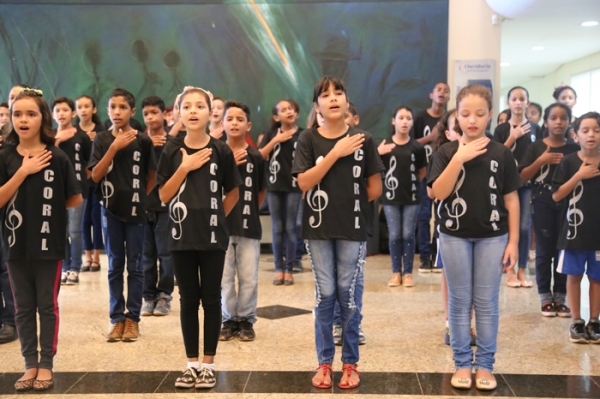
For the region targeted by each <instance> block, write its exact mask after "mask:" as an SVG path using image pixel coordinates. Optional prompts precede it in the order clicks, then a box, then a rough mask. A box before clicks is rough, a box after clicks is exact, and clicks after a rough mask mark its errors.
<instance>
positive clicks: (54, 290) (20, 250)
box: [0, 89, 83, 391]
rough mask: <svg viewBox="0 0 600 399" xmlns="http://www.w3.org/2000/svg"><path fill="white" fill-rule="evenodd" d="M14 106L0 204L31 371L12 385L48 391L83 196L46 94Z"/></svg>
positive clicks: (29, 93)
mask: <svg viewBox="0 0 600 399" xmlns="http://www.w3.org/2000/svg"><path fill="white" fill-rule="evenodd" d="M11 112H12V115H11V116H12V126H14V128H13V130H12V131H11V132H10V133H9V134H8V136H7V137H6V143H7V144H10V145H9V146H6V147H5V149H3V150H2V152H1V155H0V207H2V208H3V212H5V213H4V217H3V219H4V226H3V227H4V229H3V234H2V235H3V241H4V249H5V251H7V252H8V254H7V255H6V259H7V266H8V272H9V274H10V282H11V284H12V288H13V293H14V299H15V308H16V322H17V331H18V333H19V340H20V341H21V353H22V355H23V357H24V358H25V369H26V371H25V374H24V375H23V376H22V377H21V378H19V380H18V381H17V382H16V383H15V389H16V390H18V391H26V390H30V389H35V390H45V389H49V388H51V387H52V386H53V385H54V376H53V374H52V367H53V359H54V355H55V354H56V344H57V339H58V324H59V316H58V291H59V289H60V274H61V259H62V258H63V257H64V255H65V244H66V242H65V241H66V235H65V232H66V231H67V208H73V207H76V206H79V205H81V203H82V202H83V199H82V197H81V188H80V187H79V183H78V182H77V179H76V178H75V171H74V170H73V166H72V165H71V163H70V162H69V158H68V157H67V156H66V155H65V153H64V152H62V151H61V150H60V149H59V148H57V147H55V146H54V134H53V132H52V116H51V114H50V109H49V107H48V104H47V103H46V101H44V99H43V98H42V97H41V92H40V91H39V90H31V89H25V90H23V91H22V92H21V93H20V94H18V95H17V96H16V98H15V101H14V103H13V104H12V106H11ZM38 316H39V319H40V325H39V328H40V335H39V338H38V335H37V329H38V326H37V317H38ZM38 345H39V346H40V348H41V351H40V352H39V353H38Z"/></svg>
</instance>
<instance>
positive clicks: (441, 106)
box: [413, 82, 450, 273]
mask: <svg viewBox="0 0 600 399" xmlns="http://www.w3.org/2000/svg"><path fill="white" fill-rule="evenodd" d="M429 98H430V99H431V107H429V108H428V109H426V110H425V111H422V112H420V113H419V114H418V115H417V117H416V118H415V123H414V125H413V132H414V137H415V139H416V140H417V141H418V142H419V143H421V144H423V145H424V146H425V154H426V155H427V163H429V157H430V156H431V153H432V152H433V150H432V148H431V145H432V144H433V142H434V141H435V140H436V139H437V132H434V127H435V126H436V125H437V123H438V121H439V120H440V118H441V117H442V115H444V113H445V112H446V104H447V103H448V100H449V99H450V87H449V86H448V84H447V83H444V82H438V83H436V85H435V86H434V87H433V90H432V91H431V93H430V94H429ZM420 195H421V206H420V207H419V215H418V220H417V231H418V234H419V236H418V242H419V256H420V258H421V265H420V267H419V272H420V273H431V272H432V271H435V272H440V273H441V269H437V268H435V269H434V268H432V266H431V232H430V230H431V205H432V201H431V199H430V198H429V197H428V196H427V184H426V182H425V179H423V180H422V181H421V186H420Z"/></svg>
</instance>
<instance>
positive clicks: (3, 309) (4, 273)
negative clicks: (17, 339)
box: [0, 243, 16, 327]
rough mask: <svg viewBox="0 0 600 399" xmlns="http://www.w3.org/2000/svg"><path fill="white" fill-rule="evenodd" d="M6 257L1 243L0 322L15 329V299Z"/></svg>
mask: <svg viewBox="0 0 600 399" xmlns="http://www.w3.org/2000/svg"><path fill="white" fill-rule="evenodd" d="M4 256H5V254H4V249H3V248H2V243H0V296H1V297H0V322H2V325H8V326H12V327H15V326H16V324H15V299H14V296H13V292H12V288H11V286H10V280H9V278H8V270H7V269H6V262H5V261H4Z"/></svg>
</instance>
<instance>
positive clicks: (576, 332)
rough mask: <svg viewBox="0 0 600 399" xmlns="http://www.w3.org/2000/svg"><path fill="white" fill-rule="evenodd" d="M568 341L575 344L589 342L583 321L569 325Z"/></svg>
mask: <svg viewBox="0 0 600 399" xmlns="http://www.w3.org/2000/svg"><path fill="white" fill-rule="evenodd" d="M569 341H571V342H574V343H576V344H587V343H588V342H589V341H588V336H587V332H586V331H585V321H584V320H583V319H575V320H573V324H571V328H570V329H569Z"/></svg>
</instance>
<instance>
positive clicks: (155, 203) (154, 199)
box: [147, 134, 176, 212]
mask: <svg viewBox="0 0 600 399" xmlns="http://www.w3.org/2000/svg"><path fill="white" fill-rule="evenodd" d="M166 138H167V141H166V143H165V145H162V146H159V147H155V146H154V144H153V145H152V151H153V152H154V159H155V160H156V163H159V160H160V156H161V154H162V152H163V150H164V148H165V147H166V145H167V143H168V142H169V141H171V140H176V138H175V137H173V136H169V135H168V134H167V136H166ZM151 140H152V139H151ZM147 210H148V211H149V212H167V211H168V210H169V207H168V206H167V204H163V203H162V202H161V200H160V198H159V197H158V184H157V185H156V186H154V188H153V189H152V191H151V192H150V195H148V209H147Z"/></svg>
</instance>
